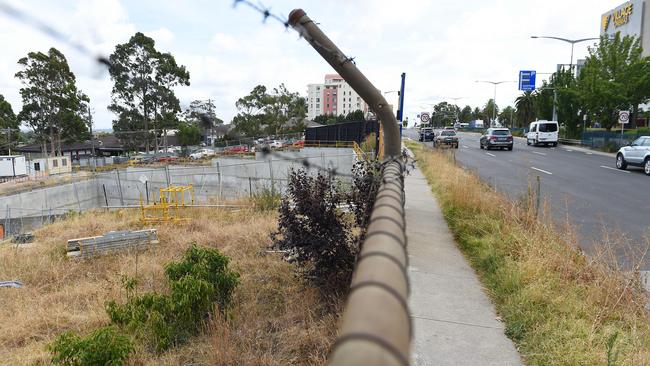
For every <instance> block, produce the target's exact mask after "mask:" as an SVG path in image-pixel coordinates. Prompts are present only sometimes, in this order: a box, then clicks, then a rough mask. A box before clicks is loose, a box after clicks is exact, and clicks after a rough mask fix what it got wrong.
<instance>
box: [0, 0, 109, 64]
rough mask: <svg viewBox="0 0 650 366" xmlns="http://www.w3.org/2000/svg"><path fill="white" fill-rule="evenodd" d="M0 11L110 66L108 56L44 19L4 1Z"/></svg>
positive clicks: (1, 3)
mask: <svg viewBox="0 0 650 366" xmlns="http://www.w3.org/2000/svg"><path fill="white" fill-rule="evenodd" d="M0 12H2V13H4V14H5V15H6V16H8V17H9V18H12V19H14V20H15V21H17V22H19V23H23V24H26V25H28V26H31V27H32V28H35V29H37V30H38V31H40V32H41V33H43V34H45V35H47V36H49V37H51V38H54V39H56V40H58V41H60V42H62V43H65V44H67V45H69V46H70V47H72V48H74V49H76V50H77V51H78V52H80V53H82V54H84V55H86V56H88V57H90V58H92V59H93V60H95V61H96V62H97V63H99V64H102V65H104V66H106V67H107V68H110V67H111V62H110V60H109V59H108V57H105V56H103V55H98V54H97V53H95V52H93V51H92V50H90V48H88V47H86V46H84V45H83V44H81V43H79V42H75V41H72V40H71V37H70V36H69V35H67V34H65V33H63V32H61V31H59V30H58V29H56V28H54V27H53V26H51V25H49V24H47V23H45V22H44V21H42V20H40V19H38V18H36V17H34V16H31V15H29V14H27V13H25V12H23V11H22V10H19V9H17V8H15V7H13V6H11V5H9V4H7V3H6V2H4V1H3V2H0Z"/></svg>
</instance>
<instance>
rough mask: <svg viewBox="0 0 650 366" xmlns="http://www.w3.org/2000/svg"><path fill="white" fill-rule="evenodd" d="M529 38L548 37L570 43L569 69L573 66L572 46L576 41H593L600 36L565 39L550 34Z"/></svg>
mask: <svg viewBox="0 0 650 366" xmlns="http://www.w3.org/2000/svg"><path fill="white" fill-rule="evenodd" d="M530 38H535V39H537V38H548V39H555V40H558V41H562V42H567V43H571V63H569V70H571V69H572V68H573V46H575V44H576V43H580V42H585V41H595V40H597V39H600V38H595V37H592V38H581V39H566V38H561V37H550V36H530Z"/></svg>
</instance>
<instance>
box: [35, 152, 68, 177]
mask: <svg viewBox="0 0 650 366" xmlns="http://www.w3.org/2000/svg"><path fill="white" fill-rule="evenodd" d="M29 166H30V174H31V175H34V176H38V175H54V174H62V173H70V172H72V164H71V163H70V159H69V157H67V156H51V157H47V158H38V159H33V160H30V161H29Z"/></svg>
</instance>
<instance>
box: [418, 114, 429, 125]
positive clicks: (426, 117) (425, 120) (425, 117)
mask: <svg viewBox="0 0 650 366" xmlns="http://www.w3.org/2000/svg"><path fill="white" fill-rule="evenodd" d="M420 121H422V123H428V122H429V113H427V112H422V113H420Z"/></svg>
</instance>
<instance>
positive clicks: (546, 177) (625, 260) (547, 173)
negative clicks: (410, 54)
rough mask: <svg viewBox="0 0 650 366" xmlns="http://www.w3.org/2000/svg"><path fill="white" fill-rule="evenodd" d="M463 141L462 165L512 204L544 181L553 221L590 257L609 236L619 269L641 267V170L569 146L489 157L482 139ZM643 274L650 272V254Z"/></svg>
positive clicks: (644, 238)
mask: <svg viewBox="0 0 650 366" xmlns="http://www.w3.org/2000/svg"><path fill="white" fill-rule="evenodd" d="M458 135H459V137H460V148H459V149H458V150H456V151H455V155H456V161H457V163H458V164H459V165H460V166H462V167H464V168H466V169H470V170H473V171H475V172H476V173H477V174H478V175H479V176H480V178H481V179H482V180H483V181H485V182H487V183H488V184H490V185H491V186H493V187H495V188H496V189H498V190H500V191H502V192H504V193H505V194H506V195H507V196H508V197H509V198H511V199H512V200H519V199H522V198H523V197H525V195H526V194H527V192H528V188H529V184H532V185H533V186H535V185H536V180H537V176H539V178H540V183H541V184H540V185H541V192H542V196H541V198H542V200H543V202H545V203H546V205H547V207H549V208H550V212H551V214H552V217H553V219H554V220H555V221H556V222H557V223H558V224H562V225H563V224H564V223H565V222H567V220H568V221H569V222H570V223H571V224H572V225H573V226H574V227H575V230H576V232H577V234H578V238H579V245H580V246H581V248H582V249H583V250H584V251H585V252H586V253H587V254H593V253H594V252H596V250H597V248H598V246H599V245H601V244H602V243H603V238H604V236H605V235H604V233H607V235H608V236H609V241H610V242H613V245H614V246H615V247H616V251H617V254H618V259H619V263H621V264H623V265H625V266H629V265H630V264H635V263H637V262H639V261H640V258H641V255H640V253H641V252H643V251H644V250H645V249H646V248H647V247H648V245H649V239H648V238H649V237H650V221H649V220H648V218H649V215H650V189H648V187H649V186H650V177H648V176H646V175H645V174H644V173H643V171H642V170H641V169H640V168H628V170H624V171H622V170H618V169H616V167H615V165H614V163H615V159H614V155H613V154H606V153H601V152H592V151H589V150H587V149H583V148H577V147H572V146H564V145H559V146H557V147H555V148H554V147H534V146H527V145H526V141H525V139H521V138H515V145H514V149H513V151H507V150H490V151H486V150H481V149H480V148H479V137H480V135H478V134H475V133H459V134H458ZM405 136H406V137H409V138H411V139H414V140H416V141H417V139H418V134H417V131H416V130H414V129H407V130H405ZM426 145H429V146H430V145H431V143H430V142H427V143H426ZM630 248H631V249H630ZM641 269H645V270H648V269H650V253H648V255H647V256H646V258H645V259H644V260H643V263H642V268H641Z"/></svg>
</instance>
